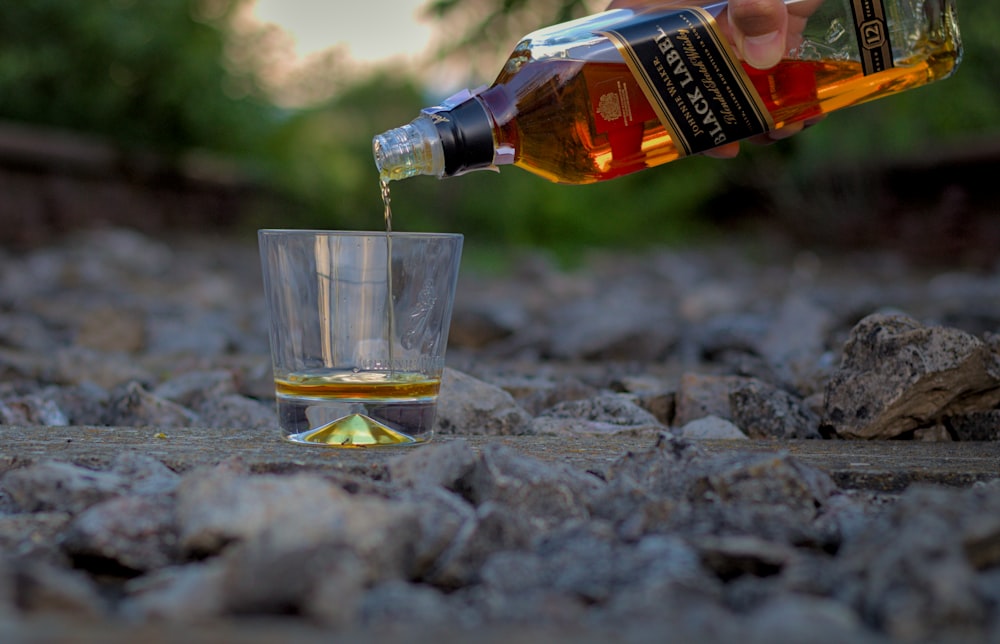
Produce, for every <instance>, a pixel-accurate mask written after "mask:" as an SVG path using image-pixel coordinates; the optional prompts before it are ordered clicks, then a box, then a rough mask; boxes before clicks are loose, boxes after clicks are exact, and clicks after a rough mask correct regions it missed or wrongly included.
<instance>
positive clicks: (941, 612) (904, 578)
mask: <svg viewBox="0 0 1000 644" xmlns="http://www.w3.org/2000/svg"><path fill="white" fill-rule="evenodd" d="M998 505H1000V497H998V496H997V494H996V493H995V490H990V489H988V488H974V489H971V490H949V489H944V488H932V487H915V488H911V489H910V490H908V491H906V492H905V493H904V494H903V495H902V497H901V498H900V500H899V502H898V503H896V504H894V505H892V506H890V507H889V508H887V511H886V512H885V513H883V514H881V515H880V516H879V517H878V519H877V520H874V521H872V522H871V523H870V524H869V525H868V526H867V528H866V529H865V530H863V531H861V532H859V533H858V534H856V535H855V536H854V537H853V538H851V539H848V540H845V542H844V544H843V546H842V547H841V549H840V551H838V555H837V558H838V560H839V561H840V563H841V565H840V567H838V569H837V573H838V575H839V576H840V580H839V585H838V588H839V590H838V593H837V596H838V597H839V598H841V599H842V600H843V601H845V602H846V603H848V604H849V605H851V606H853V607H854V608H855V609H856V610H857V611H858V612H859V614H861V615H862V616H863V617H864V618H865V620H866V621H867V622H869V623H871V624H874V625H876V626H877V627H878V628H879V629H880V630H882V631H884V632H885V633H886V634H887V635H888V636H889V637H892V638H894V639H899V640H909V641H916V640H918V639H934V638H935V634H936V633H940V632H942V629H958V632H962V630H967V631H969V632H977V630H978V629H981V628H982V627H983V626H984V624H985V620H986V619H987V614H988V612H989V599H988V598H987V597H986V596H985V595H984V594H983V592H982V587H981V586H980V585H979V583H978V582H977V579H976V570H977V568H978V567H987V568H988V567H991V566H993V565H994V564H995V562H996V561H997V560H998V559H997V555H996V553H997V552H1000V550H997V544H998V543H1000V510H998Z"/></svg>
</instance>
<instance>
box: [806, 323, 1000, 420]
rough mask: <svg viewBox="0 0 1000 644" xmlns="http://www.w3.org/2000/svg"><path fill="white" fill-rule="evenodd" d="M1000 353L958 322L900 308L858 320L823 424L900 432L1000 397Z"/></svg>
mask: <svg viewBox="0 0 1000 644" xmlns="http://www.w3.org/2000/svg"><path fill="white" fill-rule="evenodd" d="M998 363H1000V358H998V356H997V354H996V353H995V352H994V351H992V350H991V348H990V347H989V345H987V344H986V343H984V342H983V341H981V340H979V339H977V338H975V337H973V336H971V335H969V334H967V333H965V332H963V331H960V330H958V329H951V328H945V327H927V326H924V325H922V324H920V323H919V322H917V321H916V320H914V319H912V318H910V317H907V316H905V315H899V314H875V315H871V316H868V317H866V318H865V319H863V320H862V321H861V322H859V323H858V324H857V325H856V326H855V327H854V329H853V330H852V332H851V337H850V339H849V340H848V342H847V344H846V345H845V346H844V359H843V363H842V364H841V366H840V368H839V369H838V371H837V372H836V374H834V376H833V378H832V379H831V380H830V382H829V384H828V385H827V389H826V398H825V402H824V409H825V413H824V417H823V421H822V425H823V431H825V432H827V433H830V434H836V435H838V436H842V437H845V438H893V437H896V436H900V435H903V434H906V433H907V432H912V431H913V430H915V429H919V428H921V427H926V426H933V425H935V424H938V422H939V421H940V420H941V419H943V418H946V417H948V416H955V415H960V414H967V413H972V412H977V411H988V410H991V409H993V408H994V407H996V406H997V404H998V403H1000V366H998Z"/></svg>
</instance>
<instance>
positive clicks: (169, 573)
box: [118, 558, 226, 624]
mask: <svg viewBox="0 0 1000 644" xmlns="http://www.w3.org/2000/svg"><path fill="white" fill-rule="evenodd" d="M225 575H226V567H225V562H224V561H223V560H222V559H221V558H215V559H209V560H206V561H204V562H193V563H187V564H185V565H183V566H173V567H169V568H162V569H160V570H156V571H154V572H152V573H149V574H147V575H143V576H142V577H137V578H135V579H131V580H129V581H128V582H127V583H126V584H125V598H124V600H123V601H122V603H121V605H120V607H119V611H118V612H119V614H120V615H121V616H122V617H123V618H125V619H127V620H129V621H132V622H170V623H175V624H177V623H180V624H183V623H187V622H190V623H197V622H204V621H205V620H209V619H213V618H219V617H221V616H223V615H224V614H225V612H226V595H225V584H224V583H223V582H224V580H225Z"/></svg>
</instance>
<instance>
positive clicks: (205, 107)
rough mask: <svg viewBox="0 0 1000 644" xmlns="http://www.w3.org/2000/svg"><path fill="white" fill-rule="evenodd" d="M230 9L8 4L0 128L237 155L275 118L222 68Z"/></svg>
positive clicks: (171, 3)
mask: <svg viewBox="0 0 1000 644" xmlns="http://www.w3.org/2000/svg"><path fill="white" fill-rule="evenodd" d="M238 6H239V3H238V2H233V3H220V2H204V1H197V0H87V1H85V2H66V1H65V0H18V1H17V2H7V3H4V7H3V11H0V117H2V118H5V119H10V120H19V121H26V122H30V123H40V124H45V125H53V126H58V127H63V128H70V129H74V130H80V131H85V132H91V133H97V134H101V135H104V136H107V137H110V138H111V139H113V140H115V141H117V142H119V143H120V144H122V145H128V146H139V147H152V148H155V149H158V150H160V151H163V152H166V153H174V152H178V151H182V150H185V149H190V148H209V149H213V150H218V151H224V152H231V153H246V152H248V151H250V150H252V149H254V148H255V147H257V146H258V145H259V143H260V140H261V138H260V135H261V132H262V131H261V126H262V125H264V124H268V123H271V122H272V121H273V113H274V109H273V108H272V107H270V106H269V105H267V103H266V102H263V101H260V100H254V99H253V98H251V97H250V96H249V94H248V92H247V91H246V88H247V87H248V86H249V85H250V84H252V79H249V78H247V77H246V75H245V74H244V75H241V74H240V73H238V72H236V71H235V70H233V69H231V68H230V67H228V66H227V65H226V59H225V56H224V50H225V45H226V37H225V31H224V26H225V25H226V24H227V20H228V18H229V17H230V15H231V12H232V11H234V10H235V9H236V8H237V7H238Z"/></svg>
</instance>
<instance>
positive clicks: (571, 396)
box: [493, 376, 598, 416]
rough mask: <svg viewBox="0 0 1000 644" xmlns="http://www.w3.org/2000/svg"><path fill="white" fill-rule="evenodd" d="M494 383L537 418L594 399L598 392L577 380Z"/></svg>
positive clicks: (510, 379) (531, 379)
mask: <svg viewBox="0 0 1000 644" xmlns="http://www.w3.org/2000/svg"><path fill="white" fill-rule="evenodd" d="M493 383H494V384H496V385H497V386H499V387H501V388H502V389H503V390H504V391H506V392H507V393H509V394H510V395H511V396H513V397H514V400H516V401H517V403H518V404H519V405H521V407H523V408H524V409H525V410H526V411H527V412H528V413H529V414H531V415H533V416H537V415H538V414H540V413H542V412H543V411H544V410H546V409H548V408H550V407H552V406H554V405H557V404H560V403H566V402H570V401H574V400H583V399H585V398H593V397H594V396H596V395H597V394H598V390H597V389H596V388H594V387H592V386H590V385H588V384H586V383H584V382H582V381H580V380H579V379H577V378H572V377H570V378H539V377H530V376H528V377H525V376H521V377H508V378H500V379H496V380H493Z"/></svg>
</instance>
